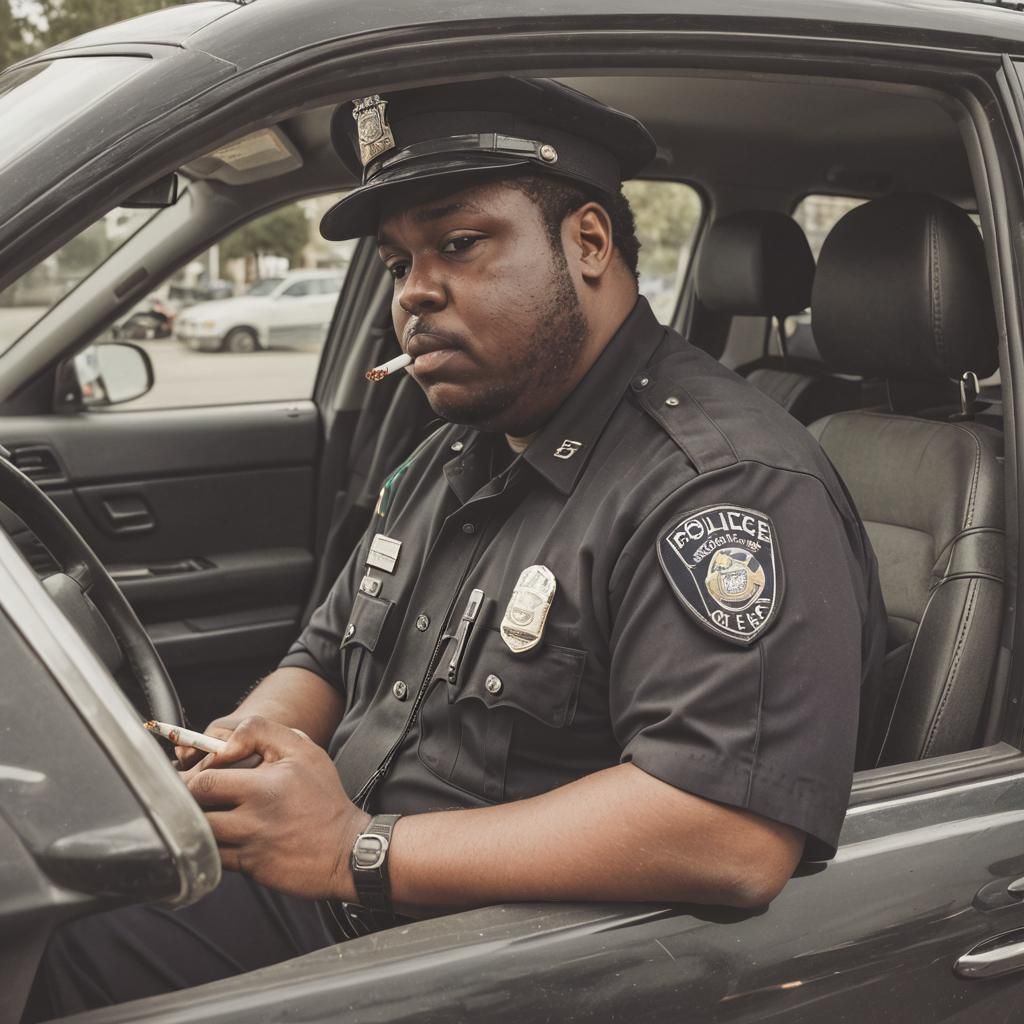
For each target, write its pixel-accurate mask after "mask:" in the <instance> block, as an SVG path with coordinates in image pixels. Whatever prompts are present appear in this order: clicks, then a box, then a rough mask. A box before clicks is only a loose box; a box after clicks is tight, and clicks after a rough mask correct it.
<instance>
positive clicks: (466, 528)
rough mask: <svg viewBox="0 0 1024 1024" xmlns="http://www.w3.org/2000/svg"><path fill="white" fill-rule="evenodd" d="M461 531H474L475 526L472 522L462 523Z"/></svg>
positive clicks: (468, 532)
mask: <svg viewBox="0 0 1024 1024" xmlns="http://www.w3.org/2000/svg"><path fill="white" fill-rule="evenodd" d="M462 532H463V533H465V534H470V533H476V527H475V526H474V525H473V524H472V523H463V524H462Z"/></svg>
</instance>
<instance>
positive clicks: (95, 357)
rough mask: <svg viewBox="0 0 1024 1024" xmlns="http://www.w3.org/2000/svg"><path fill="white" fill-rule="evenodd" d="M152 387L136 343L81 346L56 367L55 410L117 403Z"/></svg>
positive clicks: (146, 362) (146, 358)
mask: <svg viewBox="0 0 1024 1024" xmlns="http://www.w3.org/2000/svg"><path fill="white" fill-rule="evenodd" d="M152 387H153V364H152V363H151V362H150V360H149V356H148V355H147V354H146V353H145V352H143V350H142V349H141V348H139V347H138V346H137V345H128V344H126V343H125V342H122V341H111V342H104V343H103V344H100V345H90V346H89V347H88V348H85V349H82V351H81V352H79V353H77V354H76V355H75V356H73V357H72V358H71V359H68V360H67V361H66V362H64V363H61V365H60V367H59V368H58V370H57V401H56V405H57V408H58V409H63V410H65V411H71V410H76V409H90V408H97V407H102V406H108V405H119V404H120V403H122V402H130V401H132V400H133V399H135V398H141V397H142V396H143V395H144V394H146V392H147V391H149V390H150V388H152Z"/></svg>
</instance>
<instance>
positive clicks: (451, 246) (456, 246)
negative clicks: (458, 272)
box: [441, 235, 480, 253]
mask: <svg viewBox="0 0 1024 1024" xmlns="http://www.w3.org/2000/svg"><path fill="white" fill-rule="evenodd" d="M479 241H480V239H479V238H478V237H477V236H476V235H459V236H458V237H457V238H449V239H448V241H447V242H445V243H444V245H442V246H441V252H447V253H452V252H465V251H466V250H467V249H469V248H471V247H472V246H474V245H475V244H476V243H477V242H479Z"/></svg>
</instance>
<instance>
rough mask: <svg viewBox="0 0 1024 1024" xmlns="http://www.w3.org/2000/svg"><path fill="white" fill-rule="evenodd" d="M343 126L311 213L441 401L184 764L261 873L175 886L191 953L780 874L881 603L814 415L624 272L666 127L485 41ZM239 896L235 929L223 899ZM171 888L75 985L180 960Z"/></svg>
mask: <svg viewBox="0 0 1024 1024" xmlns="http://www.w3.org/2000/svg"><path fill="white" fill-rule="evenodd" d="M334 141H335V145H336V147H337V148H338V151H339V153H340V154H341V157H342V159H343V160H344V161H345V162H346V163H347V164H348V165H349V166H350V167H351V168H352V169H353V170H354V171H356V172H357V173H361V175H362V179H363V186H362V187H361V188H359V189H357V190H355V191H354V192H353V193H351V194H350V195H349V196H347V197H346V198H345V199H343V200H342V201H341V202H340V203H339V204H338V205H337V206H336V207H335V208H334V209H332V210H331V211H330V212H329V213H328V214H327V216H326V218H325V220H324V223H323V232H324V234H325V235H326V236H327V237H328V238H334V239H341V238H350V237H355V236H360V235H365V234H376V236H377V241H378V244H379V253H380V258H381V260H382V261H383V262H384V264H385V265H386V266H387V268H388V271H389V272H390V274H391V276H392V278H393V279H394V299H393V305H392V312H393V317H394V324H395V329H396V332H397V336H398V338H399V339H400V343H401V346H402V350H403V351H404V352H406V353H408V355H409V356H411V357H412V363H411V365H410V366H409V368H408V370H407V371H406V372H409V373H411V374H412V376H413V377H414V378H415V379H416V381H417V382H418V383H419V384H420V386H421V387H422V388H423V389H424V391H425V393H426V396H427V399H428V401H429V402H430V404H431V406H432V407H433V409H434V410H435V412H437V413H438V415H440V416H441V417H442V418H443V419H444V420H445V421H447V423H446V425H444V426H442V427H441V428H440V429H438V430H437V431H436V432H435V433H434V434H432V435H431V436H430V437H429V438H428V439H427V440H426V441H425V442H424V443H423V444H422V445H421V446H420V447H419V448H418V449H417V450H416V451H415V452H414V453H413V455H412V457H411V458H409V459H408V460H406V461H405V462H404V463H403V464H402V465H400V466H398V467H397V468H396V469H395V471H394V472H393V473H392V474H391V476H390V477H389V478H388V479H387V481H386V483H385V484H384V487H383V489H382V491H381V497H380V501H379V503H378V506H377V509H376V512H375V513H374V516H373V521H372V523H371V525H370V528H369V530H368V531H367V534H366V536H365V538H364V540H363V542H362V544H361V545H360V547H359V549H358V550H357V551H356V552H355V553H354V555H353V556H352V558H351V560H350V561H349V563H348V565H347V567H346V568H345V569H344V571H343V572H342V574H341V576H340V578H339V579H338V581H337V583H336V585H335V586H334V588H333V589H332V590H331V592H330V594H329V596H328V598H327V599H326V601H325V602H324V604H323V605H322V606H321V607H320V608H319V610H318V611H317V612H316V613H315V614H314V616H313V618H312V620H311V622H310V624H309V626H308V627H307V628H306V630H305V631H304V632H303V634H302V636H301V637H300V638H299V639H298V640H297V642H296V643H295V644H294V645H293V647H292V649H291V651H290V652H289V653H288V655H287V656H286V657H285V659H284V661H283V662H282V665H281V667H280V668H279V669H278V670H277V671H276V672H274V673H273V674H272V675H271V676H269V677H268V678H267V679H266V680H264V681H263V683H261V684H260V686H259V687H257V688H256V690H255V691H253V693H252V694H251V695H250V696H249V697H248V698H247V699H246V700H245V701H244V702H243V704H242V705H241V707H240V708H239V709H238V712H237V713H236V714H234V715H232V716H230V717H229V718H226V719H222V720H220V721H219V722H216V723H213V724H212V725H211V726H210V728H209V731H210V732H212V733H214V734H216V735H221V736H223V737H225V738H227V739H228V747H227V749H226V750H225V751H224V753H223V754H221V755H217V756H216V757H212V758H208V759H207V760H206V761H205V762H203V764H202V765H200V766H198V767H196V768H193V769H192V770H191V771H190V772H189V775H188V784H189V786H190V789H191V791H192V793H193V794H194V796H195V798H196V799H197V800H198V801H199V803H200V804H201V805H202V806H203V807H204V808H206V809H207V816H208V820H209V822H210V825H211V827H212V829H213V831H214V834H215V835H216V836H217V839H218V842H219V843H220V846H221V854H222V859H223V862H224V865H225V867H226V868H228V869H229V872H230V871H234V872H239V873H240V875H232V874H230V873H229V874H228V875H227V876H225V883H224V885H223V886H222V890H218V892H217V893H214V894H213V895H212V896H211V897H208V898H207V900H205V901H202V902H201V903H200V904H199V905H197V906H196V907H195V908H190V909H189V910H186V911H184V912H182V913H179V914H176V915H174V917H175V919H176V920H177V921H181V920H182V919H184V918H186V916H187V915H192V916H191V918H187V919H188V920H191V921H192V922H198V923H196V924H194V925H193V926H192V927H194V929H195V930H196V932H197V934H201V935H202V941H203V943H204V948H205V952H204V958H203V959H204V964H202V965H197V964H192V963H186V965H185V966H181V967H180V968H178V969H179V971H180V973H179V974H178V975H177V976H176V980H175V984H188V983H195V982H197V981H205V980H210V979H211V977H212V976H219V975H218V972H219V973H220V974H223V973H230V972H231V971H232V970H238V969H244V968H248V967H252V966H257V965H258V964H259V963H262V962H266V961H267V960H269V959H273V958H274V957H283V956H288V955H291V954H292V953H296V952H302V951H304V950H305V949H307V948H315V946H316V945H320V944H323V943H326V942H330V941H334V940H336V939H337V938H339V937H340V936H341V935H343V934H351V933H352V931H353V930H356V931H358V930H359V929H360V928H365V927H375V926H378V925H380V924H381V923H385V922H387V921H389V920H392V919H393V918H392V916H391V915H393V914H394V913H399V914H406V915H410V916H422V915H425V914H436V913H441V912H445V911H448V910H452V909H457V908H465V907H471V906H478V905H486V904H492V903H502V902H508V901H516V900H546V899H555V900H566V899H569V900H655V901H663V900H665V901H695V902H707V903H723V904H729V905H734V906H740V907H752V906H759V905H762V904H765V903H767V902H769V901H770V900H771V899H772V898H773V897H774V896H775V895H776V894H777V893H778V892H779V890H780V889H781V888H782V886H783V885H784V884H785V882H786V880H787V879H788V878H789V877H790V875H791V873H792V871H793V869H794V867H795V866H796V864H797V863H798V861H799V860H800V858H801V857H802V856H806V857H810V858H828V857H830V856H831V855H832V854H833V853H834V851H835V846H836V841H837V836H838V833H839V829H840V825H841V823H842V820H843V815H844V811H845V808H846V803H847V799H848V795H849V788H850V782H851V774H852V766H853V756H854V744H855V734H856V727H857V713H858V697H859V693H860V690H861V685H862V681H863V680H864V679H865V677H866V676H867V675H869V674H870V673H873V672H875V671H877V669H878V662H879V657H880V651H881V646H882V639H881V638H882V635H883V634H882V629H883V625H882V623H883V619H882V605H881V600H880V597H879V591H878V586H877V580H876V576H875V567H874V558H873V556H872V553H871V550H870V547H869V545H868V542H867V540H866V537H865V533H864V530H863V528H862V526H861V523H860V521H859V519H858V517H857V514H856V511H855V510H854V509H853V507H852V506H851V504H850V501H849V499H848V497H847V496H846V493H845V491H844V488H843V487H842V485H841V483H840V481H839V480H838V479H837V477H836V475H835V473H834V471H833V470H832V468H831V466H830V465H829V463H828V461H827V459H826V458H825V457H824V455H823V454H822V452H821V451H820V449H819V448H818V446H817V444H816V443H815V441H814V440H813V439H812V438H811V436H810V435H809V433H808V432H807V431H806V430H805V429H804V428H803V427H801V426H800V425H799V424H798V423H797V422H796V421H795V420H793V419H791V418H790V417H789V416H788V415H787V414H786V413H784V412H783V411H782V409H781V408H779V407H778V406H777V405H775V404H774V403H773V402H772V401H771V400H770V399H768V398H766V397H764V396H763V395H761V394H760V393H759V392H758V391H756V390H755V389H754V388H752V387H751V386H749V385H748V384H747V383H746V382H744V381H743V380H741V379H740V378H738V377H737V376H735V375H734V374H732V373H731V372H730V371H728V370H726V369H724V368H723V367H721V366H720V365H719V364H718V363H717V362H716V361H714V360H713V359H711V358H709V357H707V356H706V355H704V354H703V353H701V352H700V351H699V350H698V349H696V348H694V347H692V346H690V345H689V344H688V343H687V342H686V341H684V340H683V339H682V338H681V337H680V336H679V335H678V334H676V333H675V332H673V331H671V330H669V329H666V328H664V327H662V326H661V325H659V324H658V322H657V321H656V320H655V318H654V316H653V315H652V313H651V311H650V309H649V307H648V306H647V304H646V302H645V301H644V300H643V299H642V298H638V296H637V281H636V273H635V272H636V242H635V239H634V238H633V237H632V223H631V217H630V214H629V211H628V207H627V206H626V205H625V203H624V200H623V199H622V198H621V195H620V182H621V181H622V180H623V178H625V177H629V176H630V175H632V174H635V173H636V172H637V171H639V170H640V169H641V168H642V167H643V166H644V165H646V164H647V163H649V162H650V160H651V159H652V158H653V156H654V144H653V141H652V139H651V137H650V135H649V134H648V132H647V131H646V129H645V128H644V127H643V126H642V125H640V124H639V123H638V122H637V121H635V120H634V119H632V118H630V117H628V116H626V115H624V114H622V113H620V112H618V111H614V110H611V109H609V108H607V107H605V106H603V105H601V104H598V103H596V102H594V101H592V100H590V99H589V98H587V97H584V96H582V95H580V94H578V93H576V92H574V91H572V90H569V89H567V88H565V87H563V86H561V85H558V84H556V83H553V82H547V81H529V80H517V79H496V80H492V81H488V82H470V83H465V84H460V85H448V86H439V87H435V88H428V89H422V90H416V91H408V92H401V93H395V94H391V95H387V96H370V97H366V98H364V99H360V100H358V101H357V102H355V103H354V104H351V105H346V106H345V107H343V108H341V109H340V110H339V111H338V113H337V114H336V116H335V120H334ZM183 753H185V752H183ZM252 753H259V754H260V755H262V757H263V764H262V765H261V766H260V767H259V768H257V769H253V770H242V771H239V770H224V769H223V768H222V767H221V765H223V764H224V763H226V762H229V761H232V760H235V759H241V758H243V757H246V756H248V755H249V754H252ZM282 893H283V894H286V895H284V896H282V895H280V894H282ZM218 900H219V901H220V903H219V904H218V902H217V901H218ZM226 900H233V901H236V904H238V903H239V901H242V902H245V903H246V907H247V909H246V911H245V914H247V915H249V916H247V917H245V918H244V920H245V921H246V925H245V927H244V929H242V930H244V931H245V932H246V933H247V934H246V936H244V937H240V936H239V935H238V934H237V932H238V931H239V929H238V928H237V927H236V928H235V929H234V932H235V933H234V934H229V933H230V932H231V929H230V928H229V929H227V930H226V932H225V929H223V928H221V929H220V931H219V932H218V929H217V923H216V922H217V921H218V920H222V919H224V918H225V917H227V916H229V915H226V914H225V913H224V911H223V909H217V908H218V907H221V908H222V906H223V903H224V901H226ZM317 901H319V902H317ZM325 906H327V907H329V908H330V909H331V913H330V915H327V916H324V915H323V908H324V907H325ZM210 908H213V909H210ZM254 908H255V909H254ZM259 908H263V909H259ZM282 908H283V909H282ZM157 913H158V912H153V911H149V910H147V909H145V908H143V909H135V910H133V911H131V912H119V915H120V916H118V914H114V915H108V919H107V920H106V921H105V922H102V921H101V922H100V923H95V924H93V925H92V926H90V925H89V921H86V922H83V926H89V927H91V931H90V932H89V938H88V940H85V939H83V938H82V937H81V936H78V937H77V938H76V937H75V935H74V934H73V933H68V935H66V936H65V937H64V938H62V939H61V940H60V941H59V942H58V943H57V944H55V947H54V950H52V951H51V956H50V960H49V962H48V967H47V971H48V973H47V974H46V975H45V977H46V982H45V983H48V984H51V985H52V986H53V987H54V990H58V989H59V991H60V992H61V993H62V996H61V998H62V1000H63V1002H62V1003H61V1005H60V1006H59V1007H58V1009H59V1010H60V1011H61V1012H68V1011H69V1010H71V1009H76V1008H79V1007H80V1006H82V1005H89V1004H88V1003H87V1002H82V1001H81V998H80V997H79V996H75V995H74V993H73V991H72V990H73V989H74V985H73V984H72V983H71V982H70V981H69V980H68V978H69V977H70V976H71V975H76V976H85V975H87V974H88V975H89V976H90V978H91V979H92V981H91V982H90V983H91V984H92V985H93V986H94V988H95V989H96V990H97V991H94V992H93V993H92V995H91V997H90V998H91V999H92V1001H93V1003H92V1004H95V1003H96V1002H98V1001H102V1000H104V999H106V1000H117V999H123V998H126V997H128V996H132V995H139V994H143V991H140V990H139V988H140V986H141V987H142V988H143V989H144V990H145V991H158V990H160V986H161V985H166V984H167V983H166V980H164V981H161V980H160V978H161V976H163V977H165V976H166V973H167V971H168V968H167V966H166V965H167V962H168V961H173V962H175V963H176V964H179V965H180V964H182V963H185V962H186V961H187V954H183V953H182V952H181V950H180V948H178V947H180V946H182V945H185V946H187V945H189V943H188V942H181V941H178V943H177V945H175V941H174V940H172V939H169V938H167V937H166V936H167V929H166V927H164V924H163V923H156V924H155V923H154V921H155V920H156V915H157ZM239 913H241V912H239ZM128 914H130V915H133V916H131V918H130V920H129V917H128V916H126V915H128ZM203 915H205V916H203ZM257 919H258V920H260V921H262V924H259V925H257V924H255V923H252V922H255V921H256V920H257ZM235 920H236V921H237V920H238V918H237V917H236V918H235ZM282 922H284V923H282ZM161 928H163V931H160V929H161ZM104 929H105V930H104ZM261 929H262V931H261ZM118 930H120V934H121V938H122V942H121V946H122V948H123V947H125V946H126V945H127V946H130V947H131V948H132V949H133V950H134V951H135V952H134V953H133V954H132V955H133V956H134V957H135V960H134V961H133V964H132V968H131V970H129V971H127V972H125V971H122V972H120V976H118V977H115V976H114V975H115V972H114V971H112V970H111V969H110V967H109V965H108V966H106V967H104V965H103V960H104V954H103V953H102V952H101V950H103V949H104V945H103V944H104V942H105V941H107V940H106V939H104V938H102V937H101V934H102V935H110V934H113V933H114V932H117V931H118ZM158 932H159V935H158ZM257 932H259V933H260V934H261V935H263V936H264V938H261V939H259V940H257V939H256V938H254V936H255V935H256V933H257ZM126 933H130V936H131V938H130V940H129V941H127V942H126V941H123V940H124V936H125V934H126ZM267 935H275V936H276V938H273V939H268V938H265V936H267ZM257 941H258V942H260V943H264V945H263V946H261V948H260V952H259V953H258V954H256V953H253V947H254V945H255V944H257ZM275 943H276V945H275ZM175 949H177V952H175ZM210 949H216V950H217V951H218V953H217V955H216V956H213V955H212V954H211V953H210ZM183 957H184V958H185V959H184V960H183ZM157 959H159V960H160V961H162V963H161V967H160V969H159V970H158V969H157V968H156V967H155V966H152V964H153V963H154V962H155V960H157ZM196 959H199V958H196ZM211 960H216V962H217V966H216V967H210V964H209V961H211ZM86 961H87V962H88V970H86V969H85V968H83V967H82V964H83V962H86ZM161 972H163V974H162V975H161ZM124 974H128V975H130V976H131V977H133V978H135V979H140V978H145V979H146V980H145V981H144V982H143V981H137V982H136V983H134V984H135V987H132V986H128V987H127V988H126V987H125V984H124V983H123V981H122V980H121V976H123V975H124ZM97 975H99V976H100V978H101V979H102V980H99V981H97V980H96V977H97ZM99 990H102V991H99ZM126 993H127V994H126ZM76 999H79V1001H78V1002H76V1001H75V1000H76Z"/></svg>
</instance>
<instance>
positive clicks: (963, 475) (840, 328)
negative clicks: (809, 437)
mask: <svg viewBox="0 0 1024 1024" xmlns="http://www.w3.org/2000/svg"><path fill="white" fill-rule="evenodd" d="M813 308H814V314H815V320H814V323H815V328H816V334H817V340H818V346H819V349H820V351H821V353H822V356H823V357H824V358H825V359H826V361H828V362H829V363H830V364H831V365H833V366H835V367H836V368H837V369H841V370H846V371H850V372H855V373H862V374H865V375H879V376H883V377H885V378H887V379H889V380H890V381H919V382H930V381H944V380H948V379H950V378H958V377H959V376H960V375H961V374H962V373H964V372H965V371H973V372H975V373H977V374H978V376H979V377H981V376H987V375H989V374H990V373H992V372H993V370H994V369H995V366H996V364H997V358H996V331H995V321H994V316H993V307H992V296H991V291H990V288H989V282H988V276H987V271H986V267H985V254H984V249H983V245H982V241H981V237H980V235H979V233H978V231H977V228H975V226H974V224H973V223H972V222H971V221H970V219H969V218H968V216H967V214H965V213H964V212H963V211H962V210H960V209H959V208H958V207H956V206H953V205H952V204H950V203H947V202H945V201H943V200H940V199H938V198H935V197H932V196H918V195H903V196H891V197H886V198H884V199H880V200H875V201H874V202H872V203H868V204H866V205H865V206H862V207H859V208H857V209H855V210H852V211H851V212H850V213H848V214H847V215H846V217H844V218H843V219H842V220H841V221H840V222H839V223H838V224H837V225H836V227H835V228H834V229H833V232H832V233H831V234H830V235H829V237H828V238H827V239H826V241H825V245H824V247H823V249H822V252H821V256H820V258H819V262H818V272H817V277H816V280H815V286H814V295H813ZM811 430H812V432H813V433H814V434H815V435H816V436H817V437H818V439H819V441H820V442H821V444H822V447H823V448H824V449H825V451H826V453H827V454H828V456H829V458H830V459H831V460H832V462H833V463H834V465H835V467H836V469H837V470H838V472H839V474H840V475H841V477H842V478H843V480H844V482H845V483H846V485H847V487H848V488H849V490H850V492H851V494H852V496H853V498H854V501H855V502H856V505H857V508H858V510H859V511H860V514H861V517H862V518H863V520H864V522H865V526H866V527H867V531H868V535H869V537H870V538H871V542H872V545H873V546H874V549H875V553H876V556H877V558H878V567H879V578H880V581H881V586H882V593H883V596H884V599H885V604H886V610H887V613H888V624H889V629H888V645H887V657H886V670H885V673H884V677H883V682H882V685H881V687H880V688H879V689H878V690H877V691H875V692H869V693H865V694H864V695H863V702H862V709H861V730H860V738H859V741H858V767H859V768H868V767H873V766H875V765H879V764H893V763H899V762H903V761H912V760H916V759H918V758H924V757H931V756H936V755H939V754H944V753H951V752H954V751H957V750H963V749H966V748H968V747H970V746H971V745H972V744H973V743H974V742H975V741H976V738H977V733H978V728H979V723H980V720H981V715H982V711H983V709H984V706H985V699H986V696H987V693H988V689H989V682H990V677H991V674H992V669H993V666H994V662H995V656H996V652H997V650H998V647H999V635H1000V628H1001V617H1002V603H1003V580H1004V569H1003V560H1004V557H1005V556H1004V542H1003V509H1004V494H1003V467H1002V437H1001V434H1000V433H999V432H998V431H995V430H993V429H991V428H989V427H985V426H981V425H980V424H977V423H974V422H971V421H969V420H961V421H953V422H950V421H944V420H934V419H924V418H918V417H915V416H909V415H897V414H895V413H885V412H878V411H867V410H855V411H848V412H841V413H837V414H835V415H831V416H828V417H826V418H824V419H822V420H820V421H818V422H817V423H815V424H813V425H812V427H811Z"/></svg>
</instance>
